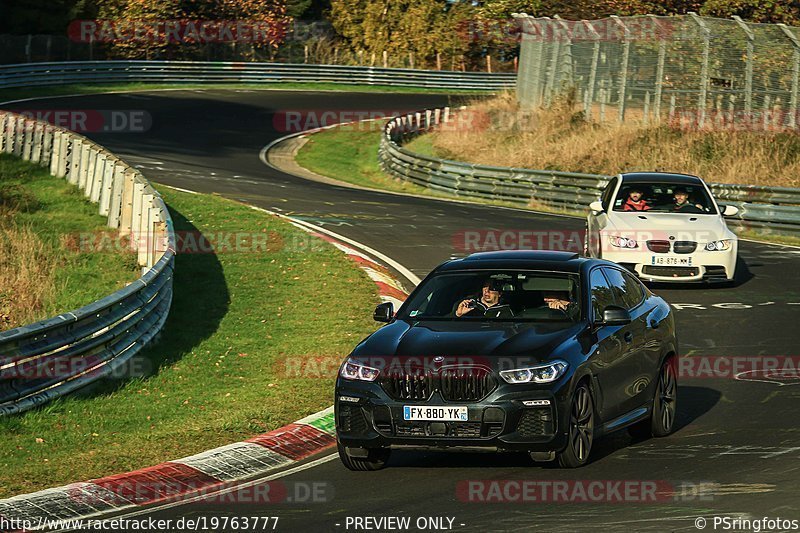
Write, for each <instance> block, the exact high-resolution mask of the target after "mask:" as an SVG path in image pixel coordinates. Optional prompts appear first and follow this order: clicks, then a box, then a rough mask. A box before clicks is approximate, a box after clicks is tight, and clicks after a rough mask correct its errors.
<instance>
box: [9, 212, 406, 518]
mask: <svg viewBox="0 0 800 533" xmlns="http://www.w3.org/2000/svg"><path fill="white" fill-rule="evenodd" d="M251 207H252V206H251ZM253 209H256V210H259V211H265V212H267V213H270V214H273V215H277V216H280V217H281V218H284V219H286V220H288V221H289V222H291V223H292V224H294V225H295V226H297V227H298V228H301V229H303V230H304V231H307V232H309V233H310V234H312V235H315V236H317V237H320V238H321V239H324V240H326V241H328V242H330V243H331V244H333V245H334V246H335V247H336V248H338V249H339V250H341V251H342V252H344V253H345V254H346V255H347V257H348V258H350V259H351V260H352V261H354V262H355V263H356V264H358V266H359V267H360V268H362V269H363V270H364V271H365V272H366V273H367V275H368V276H369V277H370V279H372V280H373V281H374V282H375V284H376V285H377V286H378V293H379V295H380V298H381V300H382V301H384V302H392V303H393V304H394V305H395V308H397V307H399V305H400V304H402V302H403V301H404V300H405V299H406V297H407V296H408V294H407V293H406V291H405V289H404V288H403V285H402V284H401V283H400V282H398V281H397V280H396V279H395V278H394V277H393V276H392V275H391V274H390V272H389V270H388V269H387V268H385V267H384V266H382V265H381V264H379V263H378V262H377V261H376V260H375V259H373V258H372V257H371V256H370V255H367V254H366V253H364V252H362V251H361V250H360V249H359V248H366V247H365V246H363V245H360V243H356V242H355V241H352V240H350V239H347V238H345V237H342V236H340V235H337V234H335V233H333V232H331V231H328V230H324V229H322V228H319V227H317V226H314V225H312V224H309V223H307V222H304V221H299V220H296V219H293V218H291V217H287V216H286V215H281V214H279V213H274V212H271V211H267V210H265V209H260V208H255V207H254V208H253ZM334 235H335V237H334ZM344 241H346V242H344ZM371 252H374V254H373V255H377V256H380V257H381V258H382V259H383V260H384V261H385V262H389V263H390V264H392V266H393V267H394V268H396V269H399V271H400V272H401V273H403V275H404V276H406V277H407V278H408V279H409V281H410V282H411V283H414V284H416V283H418V282H419V278H416V276H414V275H413V274H412V273H410V272H408V271H407V270H405V268H404V267H402V265H399V264H396V263H394V262H393V261H392V260H391V259H390V258H387V257H385V256H383V255H382V254H380V252H377V251H375V250H371ZM335 445H336V436H335V424H334V415H333V406H331V407H328V408H327V409H324V410H322V411H320V412H318V413H314V414H312V415H309V416H307V417H305V418H303V419H301V420H298V421H297V422H294V423H292V424H289V425H287V426H284V427H282V428H279V429H275V430H273V431H270V432H269V433H265V434H263V435H259V436H257V437H253V438H251V439H248V440H246V441H244V442H237V443H234V444H228V445H227V446H222V447H220V448H215V449H213V450H208V451H206V452H203V453H199V454H197V455H192V456H190V457H184V458H183V459H177V460H175V461H167V462H165V463H161V464H159V465H156V466H151V467H148V468H143V469H141V470H136V471H134V472H127V473H124V474H116V475H113V476H107V477H103V478H99V479H93V480H90V481H87V482H80V483H72V484H69V485H66V486H63V487H57V488H51V489H46V490H42V491H39V492H34V493H32V494H23V495H21V496H15V497H13V498H8V499H5V500H0V531H13V530H15V529H16V528H15V529H3V527H2V524H13V523H17V524H20V523H23V521H26V522H27V523H30V524H42V527H44V524H47V523H50V524H52V523H53V522H55V521H65V520H67V521H68V520H80V519H87V518H93V517H101V516H103V515H105V514H107V513H111V512H114V513H116V512H118V511H123V510H126V511H130V510H133V509H137V508H143V507H146V506H149V505H154V504H165V503H169V502H175V501H182V500H187V499H193V498H196V497H201V498H202V497H203V496H205V495H208V496H209V497H212V495H213V494H214V493H217V492H219V491H220V490H223V489H226V488H229V487H232V486H236V484H237V483H241V482H245V481H248V480H252V479H256V478H259V477H263V476H264V475H265V474H267V473H269V472H270V471H273V470H276V469H278V468H283V467H286V466H287V465H290V464H292V463H295V462H298V461H302V460H304V459H306V458H308V457H310V456H312V455H315V454H317V453H320V452H322V451H325V450H327V449H329V448H332V447H333V446H335ZM32 529H37V528H36V526H34V527H33V528H32ZM16 530H19V529H16Z"/></svg>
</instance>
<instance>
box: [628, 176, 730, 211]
mask: <svg viewBox="0 0 800 533" xmlns="http://www.w3.org/2000/svg"><path fill="white" fill-rule="evenodd" d="M613 208H614V211H647V212H649V213H687V214H695V215H715V214H717V209H716V207H715V206H714V201H713V200H712V199H711V197H709V195H708V193H707V192H706V188H705V187H703V186H702V185H697V184H696V185H684V184H676V183H658V182H652V183H623V184H622V186H621V187H620V189H619V193H617V197H616V198H615V199H614V206H613Z"/></svg>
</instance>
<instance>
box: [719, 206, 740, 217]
mask: <svg viewBox="0 0 800 533" xmlns="http://www.w3.org/2000/svg"><path fill="white" fill-rule="evenodd" d="M738 214H739V208H738V207H736V206H735V205H726V206H725V209H723V210H722V216H724V217H735V216H736V215H738Z"/></svg>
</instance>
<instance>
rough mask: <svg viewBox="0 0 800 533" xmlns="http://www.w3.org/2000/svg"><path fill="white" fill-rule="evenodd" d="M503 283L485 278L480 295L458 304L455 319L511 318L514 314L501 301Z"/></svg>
mask: <svg viewBox="0 0 800 533" xmlns="http://www.w3.org/2000/svg"><path fill="white" fill-rule="evenodd" d="M502 300H503V282H502V281H501V280H498V279H492V278H486V279H485V280H484V282H483V286H482V288H481V294H480V295H477V296H473V297H471V298H466V299H464V300H462V301H461V302H459V304H458V307H456V309H455V315H456V316H457V317H459V318H460V317H465V316H466V317H479V316H485V317H491V318H512V317H513V316H514V313H513V312H512V311H511V307H510V306H509V305H508V304H506V303H504V302H503V301H502Z"/></svg>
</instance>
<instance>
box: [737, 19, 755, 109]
mask: <svg viewBox="0 0 800 533" xmlns="http://www.w3.org/2000/svg"><path fill="white" fill-rule="evenodd" d="M733 20H735V21H736V24H738V25H739V28H741V30H742V31H743V32H744V34H745V35H746V36H747V59H746V63H745V67H744V116H745V120H747V121H748V122H751V121H752V120H753V117H752V113H753V56H754V54H755V46H754V43H755V40H756V36H755V34H754V33H753V30H751V29H750V26H748V25H747V24H746V23H745V22H744V21H743V20H742V19H741V17H739V16H737V15H734V16H733Z"/></svg>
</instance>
